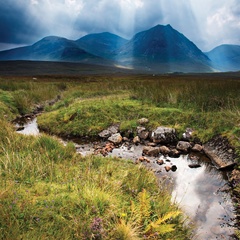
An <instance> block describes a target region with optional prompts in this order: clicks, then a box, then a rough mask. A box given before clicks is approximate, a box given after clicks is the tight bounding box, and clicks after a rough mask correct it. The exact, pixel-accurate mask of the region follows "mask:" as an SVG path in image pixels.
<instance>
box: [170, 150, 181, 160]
mask: <svg viewBox="0 0 240 240" xmlns="http://www.w3.org/2000/svg"><path fill="white" fill-rule="evenodd" d="M168 156H169V157H172V158H179V157H180V152H179V151H178V150H177V149H171V151H170V153H169V154H168Z"/></svg>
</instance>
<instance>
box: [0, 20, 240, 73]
mask: <svg viewBox="0 0 240 240" xmlns="http://www.w3.org/2000/svg"><path fill="white" fill-rule="evenodd" d="M0 60H4V61H5V60H37V61H62V62H81V63H90V64H97V65H107V66H121V67H126V68H133V69H137V70H142V71H154V72H213V71H239V70H240V46H238V45H221V46H218V47H216V48H214V49H213V50H212V51H210V52H207V53H203V52H202V51H201V50H200V49H199V48H198V47H197V46H196V45H195V44H194V43H193V42H191V41H190V40H189V39H188V38H186V37H185V36H184V35H183V34H181V33H180V32H178V31H177V30H175V29H174V28H172V27H171V25H166V26H163V25H157V26H155V27H153V28H150V29H148V30H146V31H142V32H139V33H137V34H135V35H134V36H133V37H132V39H130V40H127V39H124V38H121V37H119V36H117V35H115V34H112V33H108V32H103V33H95V34H88V35H86V36H84V37H82V38H80V39H78V40H76V41H73V40H69V39H66V38H62V37H56V36H49V37H45V38H43V39H41V40H40V41H38V42H36V43H34V44H33V45H31V46H26V47H20V48H14V49H11V50H5V51H0Z"/></svg>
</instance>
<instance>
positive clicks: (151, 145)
mask: <svg viewBox="0 0 240 240" xmlns="http://www.w3.org/2000/svg"><path fill="white" fill-rule="evenodd" d="M147 146H150V147H156V146H157V144H156V143H153V142H149V143H148V144H147Z"/></svg>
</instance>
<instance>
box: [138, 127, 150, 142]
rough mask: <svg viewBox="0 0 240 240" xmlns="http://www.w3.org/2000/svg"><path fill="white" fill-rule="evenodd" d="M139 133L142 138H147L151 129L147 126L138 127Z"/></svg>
mask: <svg viewBox="0 0 240 240" xmlns="http://www.w3.org/2000/svg"><path fill="white" fill-rule="evenodd" d="M137 135H138V136H139V138H140V139H143V140H146V139H147V138H148V136H149V131H147V130H146V128H145V127H137Z"/></svg>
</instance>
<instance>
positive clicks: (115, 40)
mask: <svg viewBox="0 0 240 240" xmlns="http://www.w3.org/2000/svg"><path fill="white" fill-rule="evenodd" d="M127 42H128V40H126V39H124V38H121V37H119V36H117V35H115V34H112V33H109V32H103V33H95V34H88V35H86V36H84V37H82V38H80V39H78V40H76V43H77V45H78V46H79V47H80V48H82V49H84V50H86V51H87V52H89V53H91V54H94V55H97V56H100V57H104V58H110V59H111V58H112V53H113V51H116V50H117V49H118V48H120V47H121V46H123V45H124V44H125V43H127Z"/></svg>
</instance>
